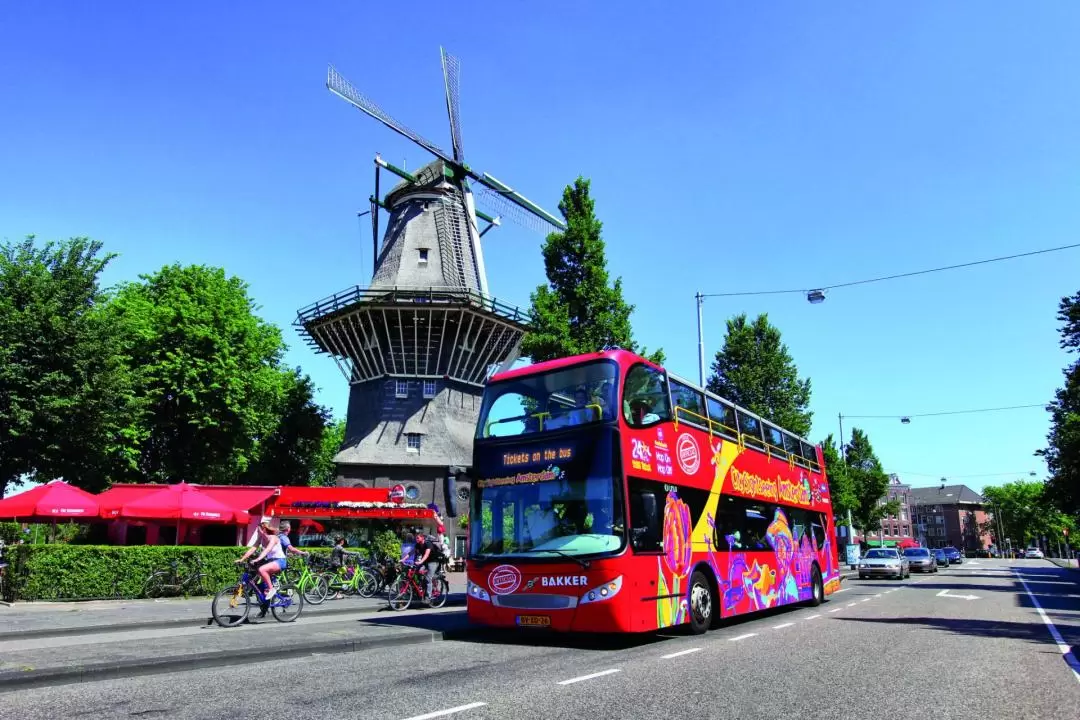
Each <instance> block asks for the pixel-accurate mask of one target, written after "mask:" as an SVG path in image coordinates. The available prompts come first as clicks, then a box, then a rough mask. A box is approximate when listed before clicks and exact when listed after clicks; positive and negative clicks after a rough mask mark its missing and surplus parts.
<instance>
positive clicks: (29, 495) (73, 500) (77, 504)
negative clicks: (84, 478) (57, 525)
mask: <svg viewBox="0 0 1080 720" xmlns="http://www.w3.org/2000/svg"><path fill="white" fill-rule="evenodd" d="M99 510H100V507H99V504H98V499H97V497H96V496H94V495H93V494H91V493H88V492H86V491H85V490H83V489H82V488H77V487H75V486H74V485H69V484H68V483H66V482H64V481H63V480H53V481H52V482H48V483H45V484H44V485H38V486H36V487H32V488H30V489H29V490H26V491H24V492H21V493H19V494H18V495H12V496H11V497H7V498H4V499H3V500H0V518H12V519H18V520H77V519H84V518H90V519H94V520H96V519H97V517H98V512H99Z"/></svg>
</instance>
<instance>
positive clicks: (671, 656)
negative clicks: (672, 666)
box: [660, 648, 701, 660]
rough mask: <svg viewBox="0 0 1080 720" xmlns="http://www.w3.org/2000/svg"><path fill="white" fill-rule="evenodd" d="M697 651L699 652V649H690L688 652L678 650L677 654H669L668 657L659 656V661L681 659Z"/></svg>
mask: <svg viewBox="0 0 1080 720" xmlns="http://www.w3.org/2000/svg"><path fill="white" fill-rule="evenodd" d="M699 650H701V648H690V649H689V650H680V651H679V652H676V653H671V654H670V655H661V656H660V659H661V660H670V659H671V658H677V657H681V656H683V655H689V654H690V653H696V652H698V651H699Z"/></svg>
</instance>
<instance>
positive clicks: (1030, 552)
mask: <svg viewBox="0 0 1080 720" xmlns="http://www.w3.org/2000/svg"><path fill="white" fill-rule="evenodd" d="M1044 557H1045V556H1044V555H1043V551H1042V550H1040V549H1039V548H1035V547H1031V548H1028V549H1027V550H1025V551H1024V559H1025V560H1042V559H1043V558H1044Z"/></svg>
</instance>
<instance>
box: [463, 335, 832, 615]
mask: <svg viewBox="0 0 1080 720" xmlns="http://www.w3.org/2000/svg"><path fill="white" fill-rule="evenodd" d="M474 448H475V449H474V454H473V472H472V486H471V493H470V500H469V517H470V520H469V553H468V561H467V575H468V590H467V593H468V613H469V619H470V620H471V621H472V622H474V623H478V624H483V625H490V626H498V627H544V628H551V629H554V630H561V631H575V632H577V631H589V632H642V631H649V630H656V629H657V628H664V627H669V626H673V625H681V624H689V626H690V628H691V630H692V631H693V632H696V633H701V632H705V631H706V630H707V629H708V628H709V627H710V626H715V624H716V623H717V622H718V621H719V620H720V619H722V618H726V617H730V616H733V615H739V614H742V613H748V612H754V611H756V610H763V609H765V608H772V607H777V606H780V605H786V604H790V603H797V602H806V603H809V604H813V605H817V604H819V603H821V602H822V601H823V600H824V599H825V597H826V596H828V595H829V594H831V593H832V592H834V591H836V590H837V589H839V586H840V578H839V564H838V558H837V554H836V552H837V551H836V533H835V529H834V526H833V517H832V509H831V504H830V501H829V486H828V483H827V482H826V479H825V472H824V469H823V467H822V455H821V451H820V448H818V447H816V446H814V445H811V444H810V443H809V442H807V441H806V440H804V439H802V438H800V437H797V436H795V435H793V434H792V433H789V432H787V431H785V430H783V429H782V428H779V427H776V426H775V425H773V424H771V423H769V422H767V421H765V420H763V419H762V418H760V417H758V416H756V415H754V414H753V413H751V412H748V411H746V410H744V409H742V408H740V407H738V406H736V405H733V404H732V403H729V402H727V401H726V400H724V399H723V398H720V397H718V396H716V395H714V394H712V393H709V392H706V391H704V390H703V389H702V388H700V387H696V386H694V385H692V384H691V383H689V382H686V381H685V380H682V379H680V378H677V377H674V376H672V375H670V374H669V373H667V372H666V371H665V370H664V369H663V368H662V367H659V366H658V365H655V364H653V363H650V362H649V361H647V360H645V359H644V358H642V357H640V356H639V355H636V354H634V353H631V352H628V351H625V350H619V349H615V350H606V351H603V352H599V353H595V354H590V355H580V356H577V357H571V358H565V359H560V360H552V361H549V362H543V363H538V364H536V365H530V366H528V367H524V368H520V369H515V370H510V371H508V372H503V373H500V374H498V375H496V376H494V377H492V378H491V380H490V381H489V383H488V384H487V386H486V387H485V389H484V396H483V407H482V410H481V414H480V421H479V423H478V426H477V432H476V440H475V446H474Z"/></svg>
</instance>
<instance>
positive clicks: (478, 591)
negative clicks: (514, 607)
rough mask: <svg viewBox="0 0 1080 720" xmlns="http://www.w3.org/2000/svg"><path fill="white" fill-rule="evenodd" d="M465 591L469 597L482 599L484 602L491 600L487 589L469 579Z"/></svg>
mask: <svg viewBox="0 0 1080 720" xmlns="http://www.w3.org/2000/svg"><path fill="white" fill-rule="evenodd" d="M465 592H466V593H468V596H469V597H471V598H476V599H477V600H483V601H484V602H491V596H490V595H488V591H487V590H485V589H484V588H482V587H480V586H479V585H477V584H476V583H474V582H473V581H472V580H470V581H469V584H468V586H467V587H466V589H465Z"/></svg>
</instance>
